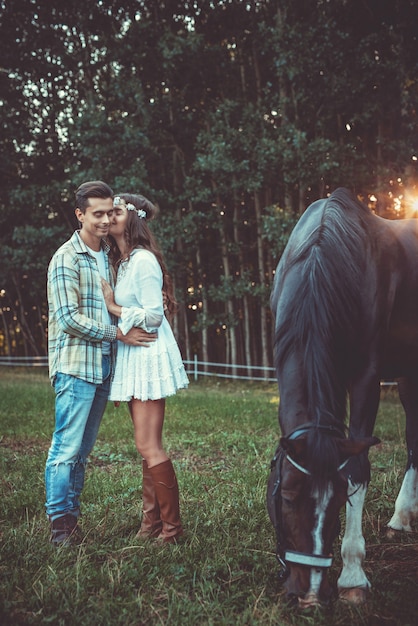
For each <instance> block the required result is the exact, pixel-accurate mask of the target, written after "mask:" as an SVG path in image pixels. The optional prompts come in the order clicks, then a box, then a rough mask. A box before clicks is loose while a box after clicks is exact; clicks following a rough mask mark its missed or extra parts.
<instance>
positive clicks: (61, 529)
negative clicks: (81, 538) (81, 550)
mask: <svg viewBox="0 0 418 626" xmlns="http://www.w3.org/2000/svg"><path fill="white" fill-rule="evenodd" d="M77 521H78V520H77V518H76V517H75V516H74V515H71V514H70V513H67V514H66V515H62V516H61V517H57V518H56V519H54V520H53V521H52V522H51V536H50V542H51V543H52V545H53V546H55V547H56V548H58V547H60V546H65V547H66V546H70V545H71V544H73V543H74V539H75V537H76V535H77V530H78V528H77Z"/></svg>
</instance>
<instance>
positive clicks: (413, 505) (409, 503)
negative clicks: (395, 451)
mask: <svg viewBox="0 0 418 626" xmlns="http://www.w3.org/2000/svg"><path fill="white" fill-rule="evenodd" d="M417 518H418V471H417V469H416V468H415V467H410V468H409V469H408V470H407V471H406V472H405V476H404V479H403V482H402V486H401V488H400V491H399V494H398V497H397V498H396V502H395V512H394V514H393V516H392V519H391V520H390V522H389V523H388V526H389V528H393V530H405V531H406V532H411V531H412V528H411V522H413V521H414V520H415V519H417Z"/></svg>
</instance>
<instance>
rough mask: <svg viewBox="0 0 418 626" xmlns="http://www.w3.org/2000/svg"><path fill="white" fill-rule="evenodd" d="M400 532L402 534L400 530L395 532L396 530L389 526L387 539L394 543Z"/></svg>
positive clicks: (386, 534)
mask: <svg viewBox="0 0 418 626" xmlns="http://www.w3.org/2000/svg"><path fill="white" fill-rule="evenodd" d="M400 532H401V531H400V530H395V529H394V528H391V527H390V526H388V527H387V528H386V532H385V537H386V539H388V540H389V541H393V540H394V539H396V538H397V537H398V536H399V533H400Z"/></svg>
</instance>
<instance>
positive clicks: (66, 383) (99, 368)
mask: <svg viewBox="0 0 418 626" xmlns="http://www.w3.org/2000/svg"><path fill="white" fill-rule="evenodd" d="M75 214H76V216H77V219H78V221H79V223H80V230H78V231H75V232H74V234H73V235H72V237H71V238H70V239H69V240H68V241H67V242H66V243H64V244H63V245H62V246H61V247H60V248H59V249H58V250H57V251H56V253H55V254H54V256H53V257H52V260H51V262H50V265H49V268H48V282H47V288H48V306H49V322H48V358H49V375H50V378H51V382H52V385H53V387H54V390H55V430H54V434H53V436H52V442H51V446H50V449H49V453H48V458H47V461H46V468H45V485H46V513H47V515H48V518H49V521H50V526H51V537H50V541H51V543H52V544H53V545H54V546H62V545H69V544H70V543H71V542H72V541H74V539H75V537H76V531H77V522H78V517H79V515H80V495H81V491H82V489H83V485H84V474H85V467H86V463H87V457H88V455H89V454H90V452H91V450H92V448H93V446H94V443H95V441H96V437H97V433H98V430H99V426H100V422H101V419H102V417H103V413H104V411H105V408H106V402H107V397H108V393H109V386H110V380H111V373H112V369H113V363H114V357H115V350H116V342H117V340H120V341H123V342H125V343H128V344H131V345H141V346H147V345H148V343H149V342H150V341H155V337H156V335H155V334H154V335H151V334H147V333H146V332H145V331H143V330H142V329H139V328H132V329H131V330H130V331H129V333H127V334H126V335H123V334H122V332H121V331H120V329H119V328H118V327H117V325H116V324H115V323H114V321H115V320H113V319H111V318H110V316H109V313H108V311H107V308H106V305H105V302H104V298H103V293H102V287H101V277H103V278H105V279H106V280H107V281H108V282H110V284H111V285H113V276H112V273H111V271H110V266H109V261H108V256H107V253H108V251H109V249H108V246H107V244H106V242H105V241H104V239H103V238H104V237H106V235H107V234H108V230H109V224H110V219H111V217H112V214H113V192H112V190H111V188H110V187H109V186H108V185H106V184H105V183H103V182H101V181H91V182H86V183H83V184H82V185H80V187H79V188H78V189H77V191H76V209H75Z"/></svg>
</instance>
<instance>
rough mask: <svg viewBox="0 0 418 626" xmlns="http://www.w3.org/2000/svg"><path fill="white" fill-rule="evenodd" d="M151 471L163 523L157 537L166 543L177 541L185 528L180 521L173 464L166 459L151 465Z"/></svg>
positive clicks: (177, 489) (177, 490) (177, 488)
mask: <svg viewBox="0 0 418 626" xmlns="http://www.w3.org/2000/svg"><path fill="white" fill-rule="evenodd" d="M149 471H150V473H151V476H152V480H153V481H154V489H155V493H156V494H157V499H158V503H159V505H160V516H161V520H162V523H163V529H162V531H161V533H160V534H159V536H158V538H157V539H158V541H162V542H164V543H176V542H177V539H178V538H179V537H180V536H181V535H182V534H183V528H182V525H181V521H180V505H179V487H178V484H177V478H176V474H175V472H174V467H173V464H172V462H171V461H170V460H168V461H164V463H159V464H158V465H154V466H153V467H150V468H149Z"/></svg>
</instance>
